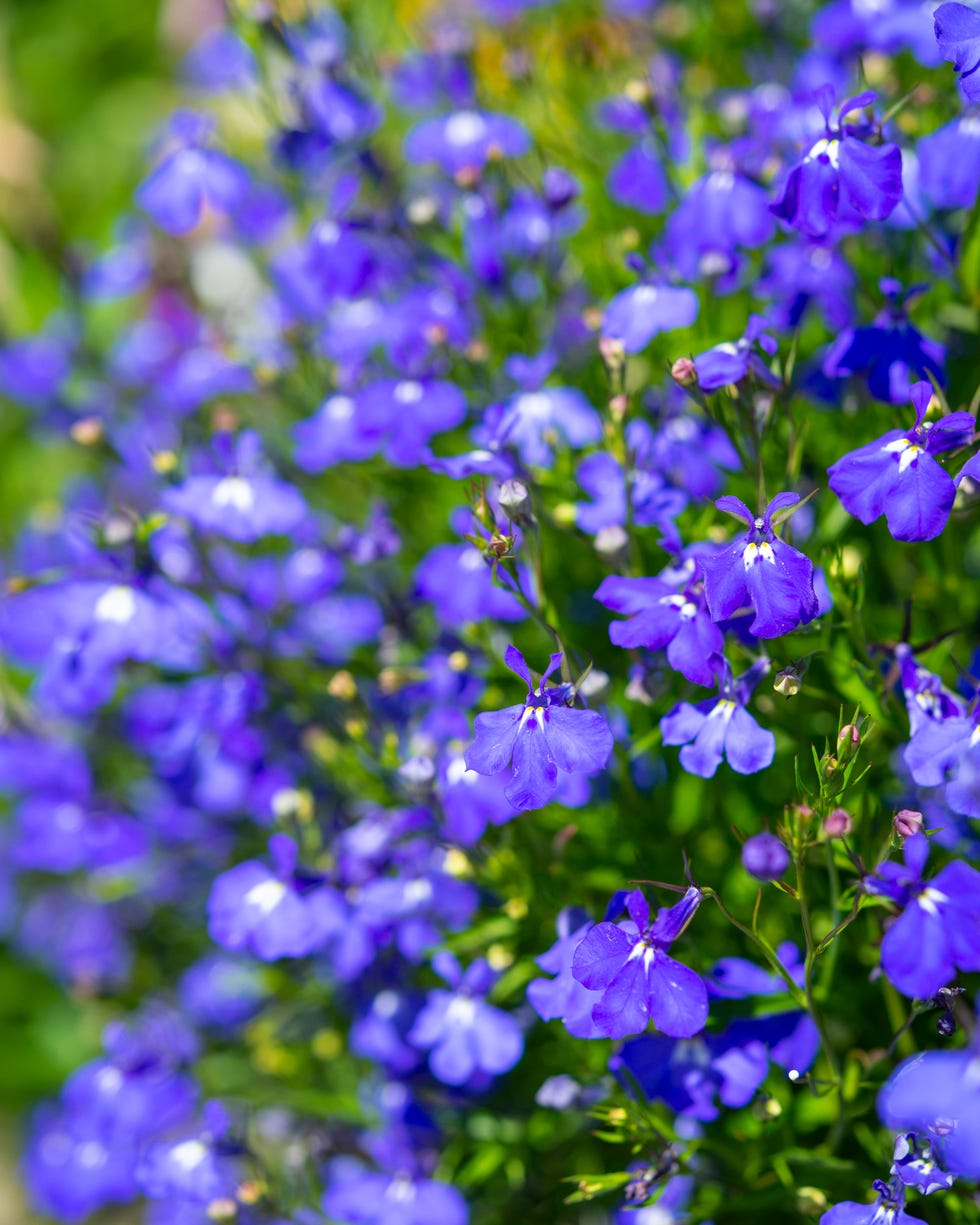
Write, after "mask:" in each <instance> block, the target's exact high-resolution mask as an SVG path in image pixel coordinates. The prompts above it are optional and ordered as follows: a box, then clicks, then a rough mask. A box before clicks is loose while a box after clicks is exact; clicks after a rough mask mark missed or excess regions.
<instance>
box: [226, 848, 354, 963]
mask: <svg viewBox="0 0 980 1225" xmlns="http://www.w3.org/2000/svg"><path fill="white" fill-rule="evenodd" d="M269 851H270V853H271V854H272V857H273V860H274V861H275V864H276V871H275V872H270V871H269V869H268V868H267V867H265V865H264V864H261V863H259V861H258V860H256V859H249V860H247V861H246V862H245V863H240V864H238V865H237V866H236V867H234V868H230V869H229V870H228V871H227V872H222V873H221V874H220V875H219V876H218V877H216V878H215V881H214V884H213V885H212V887H211V896H210V897H209V899H208V932H209V933H210V936H211V939H212V940H214V941H215V942H216V943H217V944H220V945H221V946H222V947H223V948H226V949H230V950H231V951H232V952H237V951H238V950H240V949H247V950H248V951H249V952H250V953H252V954H253V955H254V956H256V957H258V958H259V959H260V960H261V961H278V960H279V959H280V958H281V957H305V956H307V955H308V954H309V953H312V952H314V951H315V950H317V949H319V948H321V947H322V946H323V945H324V943H325V942H326V941H327V939H328V938H329V937H330V936H332V935H334V934H336V933H337V931H338V930H339V929H340V928H341V927H342V926H343V924H344V916H343V905H342V903H341V901H340V899H339V898H338V897H337V895H336V894H335V893H334V892H333V891H332V890H330V889H329V888H327V887H325V886H319V887H315V888H313V889H311V890H308V891H307V892H305V893H301V892H300V890H299V888H298V887H297V886H298V882H297V879H296V876H295V873H294V869H295V866H296V855H297V852H296V846H295V843H293V841H292V839H290V838H288V837H286V835H285V834H274V835H273V837H272V838H270V839H269Z"/></svg>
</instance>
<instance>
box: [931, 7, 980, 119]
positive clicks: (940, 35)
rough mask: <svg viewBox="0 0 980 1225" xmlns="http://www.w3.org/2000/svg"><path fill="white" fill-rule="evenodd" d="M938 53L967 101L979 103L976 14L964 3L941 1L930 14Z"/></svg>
mask: <svg viewBox="0 0 980 1225" xmlns="http://www.w3.org/2000/svg"><path fill="white" fill-rule="evenodd" d="M934 18H935V23H936V42H937V43H938V45H939V54H940V55H941V56H942V57H943V59H944V60H949V62H950V63H951V64H952V65H953V69H954V70H955V71H956V72H958V73H959V74H960V85H961V87H962V89H963V92H964V94H966V96H967V98H969V100H970V101H971V102H980V73H978V72H977V69H980V13H978V12H977V11H976V9H972V8H969V7H968V6H967V5H965V4H941V5H940V6H939V8H937V9H936V11H935V13H934Z"/></svg>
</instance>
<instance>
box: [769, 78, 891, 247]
mask: <svg viewBox="0 0 980 1225" xmlns="http://www.w3.org/2000/svg"><path fill="white" fill-rule="evenodd" d="M832 97H833V90H832V88H831V87H830V86H825V87H824V88H823V89H821V91H820V94H819V95H818V99H817V102H818V105H819V106H820V109H821V110H822V111H823V114H824V119H825V132H824V135H823V136H822V137H821V138H820V139H819V140H818V141H816V143H815V144H814V145H812V146H811V148H810V151H809V152H808V153H807V154H806V156H805V157H804V158H803V160H802V161H801V162H798V163H797V165H795V166H794V167H793V169H792V170H791V171H790V172H789V177H788V178H787V180H786V183H785V184H784V186H783V190H782V194H781V195H780V197H779V199H778V200H776V201H774V202H773V203H772V204H771V205H770V206H769V207H770V208H771V209H772V211H773V212H774V213H775V214H776V216H777V217H780V218H781V219H782V220H783V221H785V222H787V224H789V225H791V226H792V227H793V229H795V230H799V231H800V232H801V233H802V234H806V235H807V236H808V237H809V238H823V237H825V236H826V235H827V234H829V233H830V231H831V230H832V229H833V227H834V225H835V224H836V223H837V222H838V221H845V222H846V221H850V220H852V219H853V220H857V219H859V218H865V219H867V220H874V221H884V219H885V218H886V217H888V216H889V215H890V214H891V213H892V212H893V211H894V209H895V207H896V205H897V204H898V202H899V200H901V198H902V154H901V151H900V150H899V148H898V145H896V144H893V143H891V142H890V141H889V142H887V143H885V144H880V145H872V144H868V143H866V141H865V140H864V137H865V136H874V135H876V133H875V131H874V128H873V127H872V125H870V124H868V123H862V124H860V125H857V124H846V123H844V118H845V116H847V115H850V114H853V113H854V112H855V111H859V110H861V109H863V108H864V107H866V106H870V105H871V103H872V102H874V100H875V97H876V95H875V94H873V93H871V92H867V93H863V94H858V95H857V96H856V97H854V98H848V99H847V100H846V101H844V102H842V103H841V105H840V110H839V112H838V121H837V125H836V126H835V125H833V124H831V122H830V102H831V98H832Z"/></svg>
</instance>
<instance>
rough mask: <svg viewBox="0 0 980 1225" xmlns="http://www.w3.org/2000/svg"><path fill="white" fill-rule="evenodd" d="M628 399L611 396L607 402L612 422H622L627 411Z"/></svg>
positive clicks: (621, 396) (622, 396)
mask: <svg viewBox="0 0 980 1225" xmlns="http://www.w3.org/2000/svg"><path fill="white" fill-rule="evenodd" d="M629 406H630V402H629V397H628V396H624V395H618V396H613V398H612V399H611V400H610V401H609V415H610V417H612V419H613V421H622V420H623V418H624V417H625V416H626V413H627V412H628V411H629Z"/></svg>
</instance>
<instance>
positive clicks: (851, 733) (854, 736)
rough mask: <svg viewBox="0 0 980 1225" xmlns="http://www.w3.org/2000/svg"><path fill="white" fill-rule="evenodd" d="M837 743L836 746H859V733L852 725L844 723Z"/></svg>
mask: <svg viewBox="0 0 980 1225" xmlns="http://www.w3.org/2000/svg"><path fill="white" fill-rule="evenodd" d="M837 743H838V744H846V743H850V744H860V743H861V733H860V732H859V731H858V729H857V728H856V727H855V726H854V724H853V723H845V724H844V726H843V727H842V728H841V729H840V733H839V734H838V736H837Z"/></svg>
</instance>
